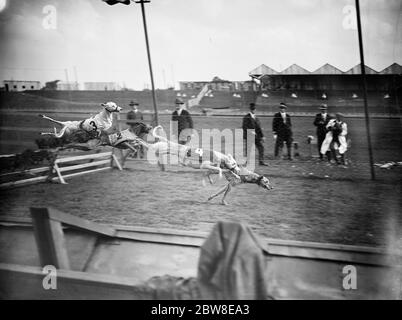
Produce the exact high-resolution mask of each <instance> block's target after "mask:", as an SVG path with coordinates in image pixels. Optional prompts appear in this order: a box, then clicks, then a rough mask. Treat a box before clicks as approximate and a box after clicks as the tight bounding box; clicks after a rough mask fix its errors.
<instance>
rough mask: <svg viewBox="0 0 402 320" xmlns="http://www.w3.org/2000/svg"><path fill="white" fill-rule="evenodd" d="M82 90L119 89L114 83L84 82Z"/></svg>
mask: <svg viewBox="0 0 402 320" xmlns="http://www.w3.org/2000/svg"><path fill="white" fill-rule="evenodd" d="M84 90H96V91H116V90H121V87H120V86H119V84H117V83H116V82H84Z"/></svg>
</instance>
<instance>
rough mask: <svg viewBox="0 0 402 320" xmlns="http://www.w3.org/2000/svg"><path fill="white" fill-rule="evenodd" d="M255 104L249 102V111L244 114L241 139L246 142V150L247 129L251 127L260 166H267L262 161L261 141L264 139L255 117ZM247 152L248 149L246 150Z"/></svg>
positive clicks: (259, 124)
mask: <svg viewBox="0 0 402 320" xmlns="http://www.w3.org/2000/svg"><path fill="white" fill-rule="evenodd" d="M255 109H256V107H255V104H254V103H250V112H249V113H248V114H246V115H245V116H244V118H243V125H242V128H243V140H244V141H245V144H246V150H247V129H252V130H254V132H253V133H254V135H255V140H254V142H255V146H256V147H257V149H258V160H259V164H260V166H267V164H266V163H265V162H264V145H263V142H264V141H265V137H264V134H263V133H262V129H261V123H260V120H259V119H258V118H257V116H256V115H255ZM246 152H248V150H247V151H246Z"/></svg>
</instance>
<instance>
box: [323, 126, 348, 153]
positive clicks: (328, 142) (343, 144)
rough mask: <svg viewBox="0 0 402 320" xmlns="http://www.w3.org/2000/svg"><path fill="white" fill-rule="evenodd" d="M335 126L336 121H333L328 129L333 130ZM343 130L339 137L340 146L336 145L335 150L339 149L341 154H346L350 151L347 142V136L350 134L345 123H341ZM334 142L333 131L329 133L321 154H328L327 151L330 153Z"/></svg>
mask: <svg viewBox="0 0 402 320" xmlns="http://www.w3.org/2000/svg"><path fill="white" fill-rule="evenodd" d="M335 124H336V119H331V120H330V121H329V122H328V124H327V129H329V128H332V127H333V126H335ZM341 128H342V132H341V133H340V134H339V136H338V140H339V145H338V144H337V143H336V144H335V149H338V151H339V153H340V154H344V153H345V152H346V151H347V149H348V144H347V142H346V135H347V134H348V126H347V125H346V123H345V122H341ZM332 140H333V134H332V131H328V132H327V134H326V136H325V139H324V141H323V143H322V146H321V150H320V152H321V154H326V153H327V151H329V148H330V146H331V142H332Z"/></svg>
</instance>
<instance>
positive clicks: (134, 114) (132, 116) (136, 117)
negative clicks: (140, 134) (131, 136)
mask: <svg viewBox="0 0 402 320" xmlns="http://www.w3.org/2000/svg"><path fill="white" fill-rule="evenodd" d="M138 105H139V104H138V102H137V101H131V102H130V104H129V106H130V108H131V110H130V111H129V112H127V120H129V121H128V122H127V124H128V125H129V126H130V127H132V126H133V124H134V122H135V121H143V120H144V117H143V115H142V113H141V111H139V110H138Z"/></svg>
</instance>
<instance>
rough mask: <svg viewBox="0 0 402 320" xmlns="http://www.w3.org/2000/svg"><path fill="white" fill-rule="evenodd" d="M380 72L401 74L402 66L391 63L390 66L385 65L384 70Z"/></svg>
mask: <svg viewBox="0 0 402 320" xmlns="http://www.w3.org/2000/svg"><path fill="white" fill-rule="evenodd" d="M379 73H381V74H402V66H401V65H399V64H397V63H393V64H391V65H390V66H388V67H386V68H385V69H384V70H382V71H380V72H379Z"/></svg>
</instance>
